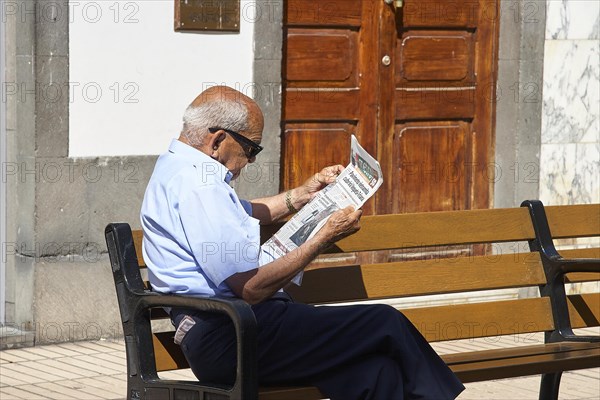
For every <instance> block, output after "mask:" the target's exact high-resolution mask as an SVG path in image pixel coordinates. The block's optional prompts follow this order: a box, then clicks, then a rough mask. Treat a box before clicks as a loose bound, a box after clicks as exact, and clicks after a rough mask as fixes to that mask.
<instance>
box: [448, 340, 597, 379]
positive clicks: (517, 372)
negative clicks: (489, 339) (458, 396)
mask: <svg viewBox="0 0 600 400" xmlns="http://www.w3.org/2000/svg"><path fill="white" fill-rule="evenodd" d="M586 344H587V345H588V346H587V347H586V348H582V349H574V350H570V351H558V352H551V353H546V354H538V355H533V356H526V355H523V356H516V357H512V358H511V357H507V358H502V359H498V360H491V361H488V360H484V361H477V362H470V363H464V364H450V368H451V369H452V370H453V371H454V372H455V373H456V374H457V376H458V378H459V379H460V380H461V381H462V382H463V383H468V382H474V381H481V380H488V379H502V378H512V377H516V376H527V375H537V374H541V373H546V372H557V371H569V370H573V369H583V368H593V367H597V366H598V365H599V360H600V346H599V345H598V343H593V344H590V343H586ZM525 354H526V353H525ZM444 359H445V357H444Z"/></svg>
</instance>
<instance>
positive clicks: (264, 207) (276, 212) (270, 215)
mask: <svg viewBox="0 0 600 400" xmlns="http://www.w3.org/2000/svg"><path fill="white" fill-rule="evenodd" d="M301 192H302V191H301V190H300V189H299V188H295V189H291V190H289V191H288V192H283V193H279V194H277V195H275V196H270V197H263V198H260V199H255V200H252V201H251V202H250V203H251V204H252V216H253V217H254V218H256V219H258V220H259V221H260V223H261V224H263V225H268V224H271V223H273V222H277V221H279V220H280V219H282V218H285V217H287V216H288V215H290V214H292V213H293V212H294V209H296V210H299V209H300V208H302V207H303V206H304V205H305V204H306V203H307V202H308V200H310V195H307V194H302V193H301ZM286 197H287V198H286ZM290 206H291V207H290Z"/></svg>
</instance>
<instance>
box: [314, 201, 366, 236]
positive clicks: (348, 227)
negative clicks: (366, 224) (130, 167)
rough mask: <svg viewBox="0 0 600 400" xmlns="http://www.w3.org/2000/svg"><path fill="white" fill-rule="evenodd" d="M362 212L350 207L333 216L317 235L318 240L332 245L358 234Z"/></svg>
mask: <svg viewBox="0 0 600 400" xmlns="http://www.w3.org/2000/svg"><path fill="white" fill-rule="evenodd" d="M361 216H362V210H361V209H358V210H354V207H352V206H348V207H346V208H344V209H343V210H339V211H336V212H334V213H333V214H331V217H329V220H327V222H326V223H325V225H324V226H323V228H322V229H321V230H320V231H319V232H318V233H317V235H315V238H316V237H317V236H318V240H320V241H321V242H323V243H324V244H325V243H326V244H332V243H335V242H337V241H338V240H341V239H343V238H345V237H346V236H350V235H352V234H353V233H356V232H358V230H359V229H360V217H361Z"/></svg>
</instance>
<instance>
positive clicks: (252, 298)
mask: <svg viewBox="0 0 600 400" xmlns="http://www.w3.org/2000/svg"><path fill="white" fill-rule="evenodd" d="M326 245H327V244H326V242H325V241H323V240H322V238H317V237H316V236H315V237H314V238H312V239H309V240H307V241H306V242H305V243H304V244H302V245H301V246H300V247H298V248H297V249H295V250H293V251H291V252H289V253H288V254H286V255H285V256H283V257H281V258H278V259H277V260H275V261H272V262H270V263H268V264H265V265H263V266H262V267H260V268H258V269H254V270H252V271H248V272H244V273H239V274H235V275H233V276H232V277H230V278H228V279H227V284H228V285H229V287H231V289H232V290H233V292H234V293H235V294H236V295H237V296H238V297H241V298H242V299H244V300H245V301H246V302H248V303H250V304H257V303H260V302H262V301H264V300H266V299H268V298H270V297H271V296H273V294H275V292H277V291H278V290H280V289H282V288H283V287H285V286H286V285H287V284H288V283H289V282H290V281H291V280H292V279H293V278H294V277H295V276H296V275H297V274H298V273H299V272H301V271H302V270H304V268H305V267H306V266H307V265H308V264H309V263H310V262H311V261H312V260H314V259H315V257H316V256H317V255H319V253H320V252H321V251H322V250H323V249H324V248H325V247H326Z"/></svg>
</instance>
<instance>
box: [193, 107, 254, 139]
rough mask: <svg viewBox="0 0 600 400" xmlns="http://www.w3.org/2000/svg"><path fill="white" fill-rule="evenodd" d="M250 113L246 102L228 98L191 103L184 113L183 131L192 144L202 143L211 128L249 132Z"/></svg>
mask: <svg viewBox="0 0 600 400" xmlns="http://www.w3.org/2000/svg"><path fill="white" fill-rule="evenodd" d="M248 114H249V112H248V108H247V107H246V105H245V104H244V103H242V102H240V101H233V100H228V99H222V100H219V101H209V102H206V103H203V104H200V105H199V106H191V105H190V106H189V107H188V108H187V109H186V110H185V113H184V114H183V129H182V131H181V133H182V135H184V136H185V137H186V139H188V141H190V143H191V144H201V142H202V139H203V138H204V136H205V135H206V134H207V133H208V129H209V128H222V129H229V130H232V131H235V132H247V131H249V130H250V124H249V121H248Z"/></svg>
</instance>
